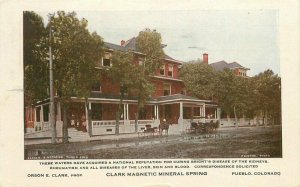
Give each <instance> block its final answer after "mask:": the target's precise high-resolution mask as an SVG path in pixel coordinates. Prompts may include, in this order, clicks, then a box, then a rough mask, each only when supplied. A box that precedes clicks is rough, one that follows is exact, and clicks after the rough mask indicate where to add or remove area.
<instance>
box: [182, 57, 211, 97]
mask: <svg viewBox="0 0 300 187" xmlns="http://www.w3.org/2000/svg"><path fill="white" fill-rule="evenodd" d="M180 77H181V79H182V80H183V82H184V84H185V86H186V89H187V91H188V92H190V93H193V95H194V96H196V97H198V98H205V99H207V98H211V97H212V96H214V95H216V84H217V72H216V71H215V70H214V69H213V68H212V67H211V66H209V65H207V64H205V63H202V62H201V61H197V62H189V63H185V64H183V66H182V68H181V70H180Z"/></svg>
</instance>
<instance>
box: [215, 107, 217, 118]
mask: <svg viewBox="0 0 300 187" xmlns="http://www.w3.org/2000/svg"><path fill="white" fill-rule="evenodd" d="M215 119H217V108H215Z"/></svg>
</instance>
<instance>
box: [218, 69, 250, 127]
mask: <svg viewBox="0 0 300 187" xmlns="http://www.w3.org/2000/svg"><path fill="white" fill-rule="evenodd" d="M247 83H248V82H247V80H246V79H245V78H243V77H239V76H236V75H235V74H234V72H233V71H231V70H229V69H225V70H224V71H222V72H219V74H218V80H217V89H216V90H217V92H216V93H217V94H216V96H217V98H218V100H219V105H220V106H221V108H222V110H224V111H225V113H226V114H227V116H230V114H232V113H233V114H234V117H235V123H236V125H238V123H237V118H238V116H240V117H241V116H242V115H244V112H245V111H246V108H247V98H248V94H249V93H247Z"/></svg>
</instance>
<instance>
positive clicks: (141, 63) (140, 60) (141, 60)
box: [138, 57, 144, 66]
mask: <svg viewBox="0 0 300 187" xmlns="http://www.w3.org/2000/svg"><path fill="white" fill-rule="evenodd" d="M138 61H139V65H140V66H142V65H144V58H143V57H139V58H138Z"/></svg>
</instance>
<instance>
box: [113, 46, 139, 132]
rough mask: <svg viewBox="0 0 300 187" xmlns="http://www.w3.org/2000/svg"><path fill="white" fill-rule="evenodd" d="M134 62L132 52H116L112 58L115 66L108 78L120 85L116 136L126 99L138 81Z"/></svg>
mask: <svg viewBox="0 0 300 187" xmlns="http://www.w3.org/2000/svg"><path fill="white" fill-rule="evenodd" d="M133 60H134V53H133V52H132V51H129V52H120V51H114V53H113V57H112V64H113V66H112V67H111V68H110V69H109V71H108V76H109V77H110V79H111V80H112V81H113V82H114V83H116V84H118V85H120V103H119V107H118V111H117V113H116V130H115V133H116V134H119V125H120V118H121V115H122V113H124V111H123V107H122V106H123V100H124V97H125V95H127V94H128V92H130V89H131V88H132V87H133V85H134V84H135V82H136V80H137V77H136V73H137V71H136V67H135V65H134V64H133Z"/></svg>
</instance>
